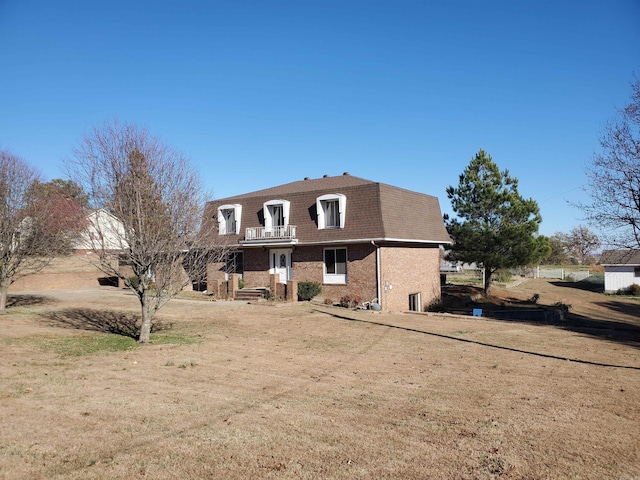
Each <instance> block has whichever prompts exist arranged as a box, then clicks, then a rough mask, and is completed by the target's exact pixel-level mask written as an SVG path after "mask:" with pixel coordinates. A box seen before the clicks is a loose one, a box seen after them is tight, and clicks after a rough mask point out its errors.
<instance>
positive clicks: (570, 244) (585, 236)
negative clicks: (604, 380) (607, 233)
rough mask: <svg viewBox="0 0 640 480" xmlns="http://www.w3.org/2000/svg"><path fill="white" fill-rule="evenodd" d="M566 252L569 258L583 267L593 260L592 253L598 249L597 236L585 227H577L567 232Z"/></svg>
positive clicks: (598, 241)
mask: <svg viewBox="0 0 640 480" xmlns="http://www.w3.org/2000/svg"><path fill="white" fill-rule="evenodd" d="M566 242H567V243H566V245H567V250H568V251H569V254H570V255H571V257H573V258H575V259H576V260H577V261H578V263H579V264H580V265H584V264H586V263H588V262H589V261H590V260H592V259H593V252H595V251H596V250H597V249H598V248H600V240H599V239H598V236H597V235H596V234H595V233H593V232H592V231H590V230H589V229H588V228H587V227H584V226H582V225H578V226H577V227H574V228H572V229H571V231H570V232H569V235H567V237H566Z"/></svg>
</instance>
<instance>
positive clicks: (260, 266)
mask: <svg viewBox="0 0 640 480" xmlns="http://www.w3.org/2000/svg"><path fill="white" fill-rule="evenodd" d="M243 252H244V273H243V274H242V279H243V281H244V286H245V287H248V288H251V287H268V286H269V251H268V250H267V251H265V250H263V249H262V248H247V249H245V250H243Z"/></svg>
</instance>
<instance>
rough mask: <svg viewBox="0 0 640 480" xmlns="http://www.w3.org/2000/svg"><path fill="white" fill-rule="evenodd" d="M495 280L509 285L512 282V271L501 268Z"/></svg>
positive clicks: (494, 277) (495, 275)
mask: <svg viewBox="0 0 640 480" xmlns="http://www.w3.org/2000/svg"><path fill="white" fill-rule="evenodd" d="M493 279H494V280H495V281H496V282H498V283H507V282H509V281H510V280H511V271H510V270H509V269H508V268H501V269H500V270H498V271H497V272H496V273H494V274H493Z"/></svg>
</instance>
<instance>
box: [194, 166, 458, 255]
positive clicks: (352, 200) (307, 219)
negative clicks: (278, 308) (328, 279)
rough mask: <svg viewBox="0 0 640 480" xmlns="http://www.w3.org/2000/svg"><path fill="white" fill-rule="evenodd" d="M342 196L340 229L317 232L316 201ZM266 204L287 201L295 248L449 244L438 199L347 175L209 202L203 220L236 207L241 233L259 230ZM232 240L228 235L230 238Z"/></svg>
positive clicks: (239, 237)
mask: <svg viewBox="0 0 640 480" xmlns="http://www.w3.org/2000/svg"><path fill="white" fill-rule="evenodd" d="M330 193H336V194H337V193H339V194H343V195H345V196H346V198H347V200H346V202H347V203H346V219H345V226H344V228H340V229H318V226H317V223H316V221H317V220H316V217H317V215H316V211H315V209H316V199H317V198H318V197H319V196H321V195H324V194H330ZM269 200H287V201H289V202H291V203H290V204H291V209H290V218H289V224H291V225H296V226H297V237H298V239H299V244H300V245H302V244H310V243H329V242H340V241H344V242H355V241H371V240H374V241H375V240H378V241H393V242H409V243H450V242H451V239H450V237H449V234H448V233H447V231H446V229H445V227H444V222H443V220H442V213H441V210H440V204H439V202H438V199H437V198H436V197H434V196H432V195H426V194H423V193H418V192H414V191H410V190H406V189H403V188H399V187H394V186H391V185H387V184H384V183H379V182H374V181H371V180H366V179H363V178H359V177H355V176H352V175H349V174H347V173H345V174H343V175H338V176H324V177H322V178H316V179H305V180H300V181H296V182H291V183H287V184H284V185H279V186H275V187H270V188H266V189H263V190H258V191H255V192H249V193H245V194H242V195H236V196H232V197H227V198H221V199H218V200H214V201H210V202H208V203H207V206H206V208H205V218H204V219H203V221H204V222H207V221H210V219H212V218H214V217H215V216H216V215H217V208H218V207H219V206H221V205H228V204H241V205H242V220H241V230H242V233H241V234H240V235H238V236H237V237H238V238H237V239H233V238H229V239H228V240H231V241H237V240H240V239H242V237H243V236H244V229H245V228H247V227H259V226H261V224H260V219H261V213H262V208H263V205H264V203H265V202H267V201H269ZM231 237H233V236H231Z"/></svg>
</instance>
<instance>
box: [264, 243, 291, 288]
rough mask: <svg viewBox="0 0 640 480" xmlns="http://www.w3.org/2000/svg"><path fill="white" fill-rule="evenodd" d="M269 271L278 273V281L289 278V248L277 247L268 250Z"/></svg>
mask: <svg viewBox="0 0 640 480" xmlns="http://www.w3.org/2000/svg"><path fill="white" fill-rule="evenodd" d="M269 256H270V260H269V263H270V267H271V270H270V273H276V274H278V275H280V283H287V280H291V278H292V275H291V273H292V272H291V249H290V248H279V249H273V250H270V251H269Z"/></svg>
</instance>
